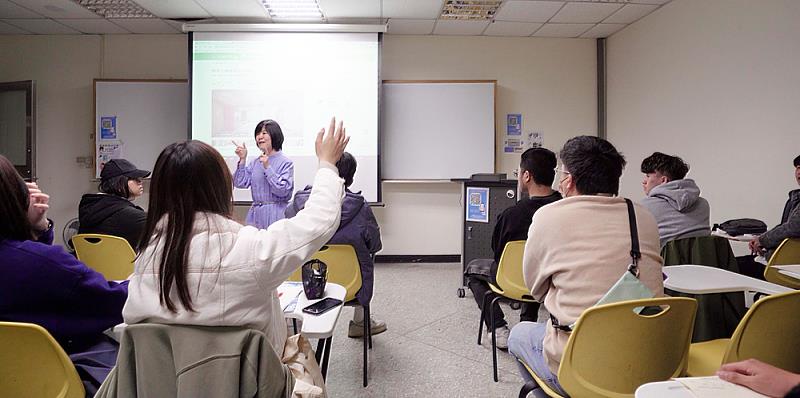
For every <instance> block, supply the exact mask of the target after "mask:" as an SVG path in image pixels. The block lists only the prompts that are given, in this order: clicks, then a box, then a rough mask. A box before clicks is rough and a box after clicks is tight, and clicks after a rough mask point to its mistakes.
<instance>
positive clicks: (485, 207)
mask: <svg viewBox="0 0 800 398" xmlns="http://www.w3.org/2000/svg"><path fill="white" fill-rule="evenodd" d="M467 221H474V222H485V223H488V222H489V188H478V187H467Z"/></svg>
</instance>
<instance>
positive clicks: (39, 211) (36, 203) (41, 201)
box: [25, 182, 50, 234]
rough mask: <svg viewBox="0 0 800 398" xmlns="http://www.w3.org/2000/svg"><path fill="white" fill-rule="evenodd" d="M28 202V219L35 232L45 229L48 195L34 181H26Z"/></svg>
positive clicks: (48, 206) (47, 224)
mask: <svg viewBox="0 0 800 398" xmlns="http://www.w3.org/2000/svg"><path fill="white" fill-rule="evenodd" d="M25 185H27V186H28V195H29V196H30V204H29V205H28V221H29V222H30V223H31V228H33V230H34V232H36V233H37V234H39V233H42V232H44V231H47V227H48V226H49V223H48V221H47V210H48V209H49V208H50V205H49V203H50V195H48V194H46V193H44V192H42V190H41V189H39V186H38V185H37V184H36V183H35V182H26V183H25Z"/></svg>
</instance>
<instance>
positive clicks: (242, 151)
mask: <svg viewBox="0 0 800 398" xmlns="http://www.w3.org/2000/svg"><path fill="white" fill-rule="evenodd" d="M231 142H232V143H233V145H236V156H238V157H239V162H243V161H244V160H245V159H247V145H245V143H244V142H242V145H239V144H237V143H236V141H231Z"/></svg>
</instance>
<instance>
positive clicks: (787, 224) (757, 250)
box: [750, 156, 800, 260]
mask: <svg viewBox="0 0 800 398" xmlns="http://www.w3.org/2000/svg"><path fill="white" fill-rule="evenodd" d="M794 178H795V180H796V181H797V184H798V185H800V156H798V157H796V158H794ZM786 238H800V189H795V190H793V191H790V192H789V199H788V200H787V201H786V205H785V206H784V207H783V215H782V216H781V223H780V224H779V225H778V226H776V227H775V228H772V229H770V230H769V231H767V232H764V233H763V234H761V235H760V236H758V237H757V238H755V239H753V240H752V241H750V251H752V252H753V254H764V253H766V254H765V257H766V258H767V259H768V260H769V257H770V256H771V255H772V252H773V251H775V249H777V248H778V246H779V245H780V244H781V242H783V240H784V239H786Z"/></svg>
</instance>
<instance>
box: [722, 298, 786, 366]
mask: <svg viewBox="0 0 800 398" xmlns="http://www.w3.org/2000/svg"><path fill="white" fill-rule="evenodd" d="M798 309H800V291H797V292H789V293H782V294H776V295H772V296H768V297H763V298H761V299H760V300H758V301H756V302H755V304H753V306H752V307H750V310H749V311H747V314H745V316H744V318H742V321H741V322H740V323H739V327H737V328H736V330H735V331H734V332H733V336H731V340H730V344H728V349H727V351H726V352H725V356H724V357H723V359H722V363H728V362H736V361H741V360H745V359H748V358H755V359H758V360H760V361H763V362H766V363H768V364H771V365H774V366H777V367H779V368H781V369H785V370H788V371H790V372H794V373H800V355H798V352H797V349H798V347H800V316H797V310H798Z"/></svg>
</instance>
